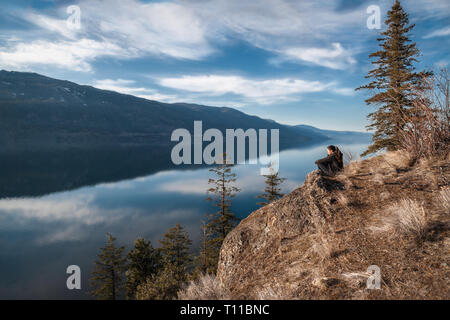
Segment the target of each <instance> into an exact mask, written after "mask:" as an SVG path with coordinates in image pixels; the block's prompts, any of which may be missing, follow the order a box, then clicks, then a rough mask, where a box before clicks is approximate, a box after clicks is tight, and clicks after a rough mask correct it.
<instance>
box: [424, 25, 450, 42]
mask: <svg viewBox="0 0 450 320" xmlns="http://www.w3.org/2000/svg"><path fill="white" fill-rule="evenodd" d="M448 35H450V26H448V27H445V28H442V29H438V30H434V31H432V32H430V33H429V34H427V35H426V36H424V39H428V38H434V37H445V36H448Z"/></svg>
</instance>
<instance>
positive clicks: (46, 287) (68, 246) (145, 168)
mask: <svg viewBox="0 0 450 320" xmlns="http://www.w3.org/2000/svg"><path fill="white" fill-rule="evenodd" d="M329 144H337V145H338V146H339V147H341V150H343V151H350V152H352V153H353V154H360V153H361V152H362V151H364V150H365V148H366V147H367V145H368V144H369V141H346V142H339V141H325V142H323V143H318V144H316V145H314V146H308V147H304V148H297V149H289V150H283V151H281V152H280V155H279V158H280V165H279V174H280V176H281V177H285V178H287V181H285V182H284V183H283V185H282V189H283V192H284V193H289V192H290V191H292V190H293V189H295V188H297V187H299V186H300V185H301V184H302V183H303V181H304V179H305V176H306V174H307V173H309V172H310V171H312V170H315V165H314V161H315V160H316V159H318V158H322V157H324V156H326V150H325V147H326V146H327V145H329ZM71 152H73V151H71V150H67V151H65V152H56V151H54V152H53V153H52V152H50V151H49V152H47V154H46V152H36V153H34V154H31V155H24V154H20V153H17V154H14V153H8V155H7V156H4V157H3V158H2V161H3V162H2V163H1V166H2V169H1V172H0V179H1V180H0V181H2V189H1V190H0V191H1V192H0V195H1V196H0V298H1V299H17V298H22V299H89V298H90V296H89V295H88V293H87V291H88V289H89V287H88V283H89V281H88V280H89V277H90V273H91V270H92V267H93V262H94V260H95V259H96V255H97V253H98V251H99V248H100V247H101V246H103V245H104V244H105V243H106V239H107V238H106V233H107V232H110V233H112V234H113V235H114V236H115V237H116V238H117V243H118V244H119V245H125V246H126V248H127V250H129V249H130V248H131V247H132V245H133V242H134V240H135V239H136V238H137V237H144V238H146V239H150V240H151V241H152V244H153V245H154V246H159V243H158V240H159V239H160V238H161V237H162V235H163V234H164V233H165V232H166V231H167V229H168V228H170V227H173V226H174V225H175V224H177V223H180V224H181V225H183V226H184V227H185V228H186V230H187V231H188V232H189V234H190V237H191V239H192V240H193V251H194V252H195V251H196V250H197V248H198V244H199V238H200V226H201V220H202V219H204V218H205V214H206V213H208V212H209V213H212V212H214V208H213V207H212V205H211V203H208V202H207V201H205V199H206V197H207V196H206V189H207V188H208V183H207V182H208V178H210V177H213V176H212V173H211V172H209V170H208V169H209V168H208V167H206V166H197V167H195V166H189V167H183V168H178V167H175V166H172V165H164V164H167V163H168V159H169V157H170V155H169V154H168V153H167V150H156V151H155V150H153V151H152V152H149V153H147V154H146V155H144V156H142V157H138V155H137V154H134V155H133V154H132V153H131V152H127V153H126V155H125V154H120V153H114V152H112V151H111V152H110V153H108V152H102V153H101V154H100V153H99V154H92V155H91V154H89V152H82V151H76V152H73V154H71ZM131 159H132V160H131ZM259 170H260V166H259V165H249V164H245V165H237V166H235V167H234V168H233V171H234V172H235V173H236V174H237V182H236V185H237V186H238V187H239V188H241V190H242V191H241V192H240V193H238V194H237V195H236V197H235V198H234V199H233V206H232V211H233V212H234V213H235V214H236V215H237V216H238V217H240V218H245V217H246V216H248V215H249V214H250V213H251V212H252V211H254V210H255V209H257V208H259V206H258V205H256V202H257V201H258V200H257V199H256V198H255V197H256V196H257V195H259V194H261V193H262V192H263V189H264V187H265V185H264V177H263V176H261V175H259ZM129 177H132V178H129ZM73 264H75V265H78V266H80V268H81V274H82V289H81V290H68V289H67V288H66V279H67V276H68V275H67V274H66V268H67V266H69V265H73Z"/></svg>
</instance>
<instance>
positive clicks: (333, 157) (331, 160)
mask: <svg viewBox="0 0 450 320" xmlns="http://www.w3.org/2000/svg"><path fill="white" fill-rule="evenodd" d="M316 164H324V165H325V166H329V168H330V169H331V170H332V171H333V172H336V171H339V170H341V169H343V168H344V164H343V163H342V161H339V156H338V155H337V154H336V153H335V152H333V153H332V154H330V155H329V156H328V157H325V158H322V159H319V160H317V161H316Z"/></svg>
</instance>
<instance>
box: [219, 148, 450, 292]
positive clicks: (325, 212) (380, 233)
mask: <svg viewBox="0 0 450 320" xmlns="http://www.w3.org/2000/svg"><path fill="white" fill-rule="evenodd" d="M449 178H450V164H449V159H448V158H447V159H440V160H433V161H431V160H430V161H422V162H421V163H418V164H416V165H415V166H413V167H409V166H408V159H407V158H406V157H405V156H404V155H402V154H401V153H388V154H386V155H384V156H378V157H374V158H371V159H368V160H364V161H361V162H352V163H351V164H350V165H348V166H347V167H346V168H345V170H344V171H343V172H342V173H341V174H339V175H337V176H335V177H332V178H325V177H321V176H319V174H318V172H317V171H315V172H312V173H310V174H309V175H308V176H307V178H306V181H305V183H304V184H303V186H301V187H300V188H298V189H296V190H294V191H292V192H291V193H290V194H289V195H287V196H285V197H283V198H282V199H280V200H278V201H276V202H274V203H272V204H269V205H267V206H265V207H263V208H261V209H259V210H257V211H255V212H253V213H252V214H251V215H250V216H248V217H247V218H246V219H244V220H243V221H241V223H240V224H239V226H238V227H237V228H235V229H234V230H233V231H232V232H230V234H229V235H228V236H227V237H226V239H225V241H224V243H223V246H222V250H221V253H220V260H219V267H218V274H217V278H218V280H219V282H220V284H221V285H222V286H223V287H224V288H226V289H227V290H228V291H229V292H230V294H231V296H232V297H233V298H242V299H407V298H411V299H419V298H421V299H423V298H425V299H426V298H438V299H448V298H450V296H449V292H448V288H449V281H450V280H449V279H450V256H449V248H450V238H449V235H450V234H449V226H450V223H449V221H450V220H449V217H450V207H449V203H450V189H449V184H450V179H449ZM373 265H375V266H377V267H379V270H380V289H376V287H377V286H376V282H373V281H372V280H371V279H372V278H370V281H369V284H372V286H375V289H368V288H367V280H368V279H369V277H370V276H371V275H372V274H371V272H372V270H374V269H373V268H374V267H371V268H372V270H370V269H369V270H368V267H369V266H373ZM375 268H376V267H375Z"/></svg>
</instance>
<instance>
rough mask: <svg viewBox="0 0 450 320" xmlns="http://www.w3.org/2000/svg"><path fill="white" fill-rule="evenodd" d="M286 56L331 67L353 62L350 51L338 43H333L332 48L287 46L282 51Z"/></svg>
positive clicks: (342, 67) (347, 64)
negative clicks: (287, 47)
mask: <svg viewBox="0 0 450 320" xmlns="http://www.w3.org/2000/svg"><path fill="white" fill-rule="evenodd" d="M282 53H283V54H285V55H286V56H287V57H288V58H291V59H294V60H300V61H303V62H308V63H312V64H316V65H319V66H322V67H327V68H331V69H346V68H348V67H349V66H350V65H352V64H355V63H356V60H355V59H354V58H353V57H352V55H351V52H350V51H348V50H345V49H344V48H343V47H342V45H341V44H340V43H337V42H336V43H333V44H332V48H331V49H328V48H289V49H285V50H283V51H282Z"/></svg>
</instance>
